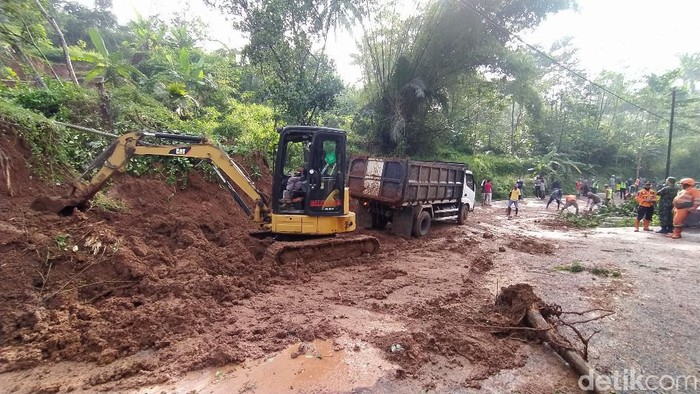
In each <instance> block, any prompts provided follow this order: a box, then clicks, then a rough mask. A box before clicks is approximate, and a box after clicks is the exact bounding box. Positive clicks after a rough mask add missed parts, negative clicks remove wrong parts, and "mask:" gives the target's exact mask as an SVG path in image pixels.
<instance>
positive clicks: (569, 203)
mask: <svg viewBox="0 0 700 394" xmlns="http://www.w3.org/2000/svg"><path fill="white" fill-rule="evenodd" d="M569 207H574V208H576V214H577V215H578V201H576V196H574V195H573V194H568V195H567V196H566V204H564V208H562V209H561V211H562V212H564V211H566V209H567V208H569Z"/></svg>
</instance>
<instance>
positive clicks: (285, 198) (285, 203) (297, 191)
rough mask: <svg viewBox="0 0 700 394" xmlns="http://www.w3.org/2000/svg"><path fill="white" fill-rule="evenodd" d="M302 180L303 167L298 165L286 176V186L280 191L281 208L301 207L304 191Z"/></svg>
mask: <svg viewBox="0 0 700 394" xmlns="http://www.w3.org/2000/svg"><path fill="white" fill-rule="evenodd" d="M303 181H304V167H298V168H297V169H296V170H295V171H294V173H293V174H292V175H291V176H290V177H289V178H287V186H286V187H285V189H284V191H283V192H282V194H283V195H282V200H280V203H282V207H281V208H282V209H283V210H289V209H301V206H302V205H303V202H304V197H305V193H304V190H303V189H302V187H301V184H302V182H303Z"/></svg>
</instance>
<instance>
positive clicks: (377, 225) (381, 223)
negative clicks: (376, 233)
mask: <svg viewBox="0 0 700 394" xmlns="http://www.w3.org/2000/svg"><path fill="white" fill-rule="evenodd" d="M388 223H389V218H387V217H386V216H384V215H382V214H379V213H372V228H374V229H377V230H383V229H385V228H386V225H387V224H388Z"/></svg>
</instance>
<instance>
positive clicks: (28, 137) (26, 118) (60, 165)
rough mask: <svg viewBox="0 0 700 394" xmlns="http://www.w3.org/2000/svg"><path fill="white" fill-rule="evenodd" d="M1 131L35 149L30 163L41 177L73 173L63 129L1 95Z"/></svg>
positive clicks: (55, 176) (51, 177)
mask: <svg viewBox="0 0 700 394" xmlns="http://www.w3.org/2000/svg"><path fill="white" fill-rule="evenodd" d="M0 130H2V131H9V132H13V133H16V134H17V135H18V136H19V137H21V138H22V139H23V140H24V141H25V143H26V144H27V146H28V147H29V149H30V150H31V152H32V158H31V162H30V165H31V166H32V168H33V169H34V171H35V172H36V173H37V174H38V175H39V176H42V177H44V178H47V179H50V180H52V181H60V180H62V179H63V177H64V176H65V175H66V174H67V173H68V172H69V170H68V168H69V167H70V160H69V157H68V154H67V152H66V149H65V145H64V143H63V137H64V135H63V132H62V131H61V130H60V129H59V128H58V127H56V125H55V124H54V123H52V122H51V121H49V120H48V119H46V117H44V116H43V115H41V114H38V113H36V112H34V111H32V110H29V109H26V108H24V107H21V106H19V105H18V104H17V103H15V102H12V101H9V100H7V99H6V98H2V97H0Z"/></svg>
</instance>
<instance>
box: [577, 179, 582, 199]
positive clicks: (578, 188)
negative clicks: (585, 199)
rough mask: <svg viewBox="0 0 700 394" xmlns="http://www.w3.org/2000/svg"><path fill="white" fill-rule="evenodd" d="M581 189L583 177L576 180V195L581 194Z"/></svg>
mask: <svg viewBox="0 0 700 394" xmlns="http://www.w3.org/2000/svg"><path fill="white" fill-rule="evenodd" d="M581 189H583V181H581V178H579V179H578V181H576V196H580V195H581Z"/></svg>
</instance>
